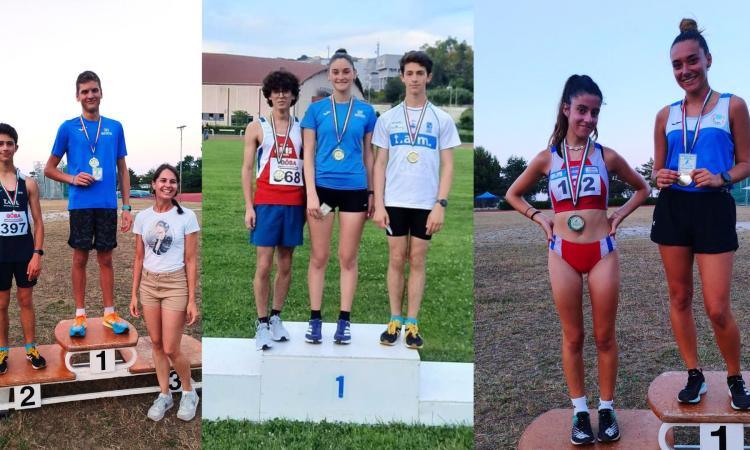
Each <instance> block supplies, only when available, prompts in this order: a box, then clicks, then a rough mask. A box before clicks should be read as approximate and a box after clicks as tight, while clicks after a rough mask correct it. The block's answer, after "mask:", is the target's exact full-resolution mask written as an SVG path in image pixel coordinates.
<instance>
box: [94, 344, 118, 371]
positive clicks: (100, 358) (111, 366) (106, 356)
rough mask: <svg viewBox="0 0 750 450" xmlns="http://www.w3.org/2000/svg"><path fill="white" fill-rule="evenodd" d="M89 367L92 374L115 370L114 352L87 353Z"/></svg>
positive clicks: (109, 350)
mask: <svg viewBox="0 0 750 450" xmlns="http://www.w3.org/2000/svg"><path fill="white" fill-rule="evenodd" d="M89 367H90V368H91V372H92V373H104V372H113V371H114V370H115V350H114V349H113V348H107V349H104V350H93V351H91V352H89Z"/></svg>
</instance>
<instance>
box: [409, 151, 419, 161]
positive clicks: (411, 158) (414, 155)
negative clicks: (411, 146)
mask: <svg viewBox="0 0 750 450" xmlns="http://www.w3.org/2000/svg"><path fill="white" fill-rule="evenodd" d="M406 160H407V161H409V162H410V163H412V164H415V163H416V162H417V161H419V153H417V152H415V151H413V150H412V151H410V152H409V154H408V155H406Z"/></svg>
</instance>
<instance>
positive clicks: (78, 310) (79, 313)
mask: <svg viewBox="0 0 750 450" xmlns="http://www.w3.org/2000/svg"><path fill="white" fill-rule="evenodd" d="M85 315H86V308H76V317H78V316H85Z"/></svg>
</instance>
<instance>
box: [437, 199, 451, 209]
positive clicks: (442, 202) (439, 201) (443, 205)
mask: <svg viewBox="0 0 750 450" xmlns="http://www.w3.org/2000/svg"><path fill="white" fill-rule="evenodd" d="M435 203H440V206H442V207H443V208H446V207H447V206H448V200H447V199H444V198H441V199H438V200H436V201H435Z"/></svg>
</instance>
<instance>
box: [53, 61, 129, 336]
mask: <svg viewBox="0 0 750 450" xmlns="http://www.w3.org/2000/svg"><path fill="white" fill-rule="evenodd" d="M76 100H78V101H79V102H80V103H81V115H80V116H78V117H76V118H74V119H70V120H66V121H65V122H63V124H62V125H60V128H59V129H58V130H57V137H56V138H55V144H54V146H53V147H52V155H50V157H49V159H48V160H47V166H46V167H45V168H44V175H45V176H46V177H48V178H51V179H53V180H56V181H59V182H62V183H68V184H69V185H70V188H69V191H68V210H69V213H70V238H69V239H68V245H70V246H71V247H73V270H72V277H73V297H74V298H75V302H76V318H75V321H74V323H73V326H71V328H70V335H71V336H84V335H85V334H86V309H85V297H86V263H87V262H88V259H89V251H90V250H91V249H93V248H96V260H97V262H98V263H99V278H100V284H101V287H102V296H103V303H104V319H103V320H102V324H104V325H105V326H107V327H110V328H112V330H113V331H114V332H115V333H118V334H119V333H124V332H126V331H127V330H128V325H127V323H126V322H125V321H123V320H122V319H120V317H119V316H118V315H117V313H116V312H115V303H114V278H115V277H114V269H113V268H112V250H113V249H114V248H115V247H117V178H118V177H119V178H120V187H121V190H122V224H121V227H120V231H123V232H127V231H129V230H130V227H131V225H132V224H133V218H132V217H131V215H130V177H129V175H128V166H127V165H126V164H125V155H127V150H126V148H125V137H124V134H123V131H122V125H121V124H120V122H118V121H116V120H112V119H108V118H106V117H102V116H101V115H99V104H100V102H101V100H102V88H101V81H100V80H99V77H98V76H97V75H96V74H95V73H94V72H91V71H86V72H83V73H81V74H80V75H78V79H77V80H76ZM65 154H67V163H68V168H67V173H65V172H62V171H61V170H60V169H58V168H57V165H58V164H59V163H60V160H61V159H62V157H63V155H65Z"/></svg>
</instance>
